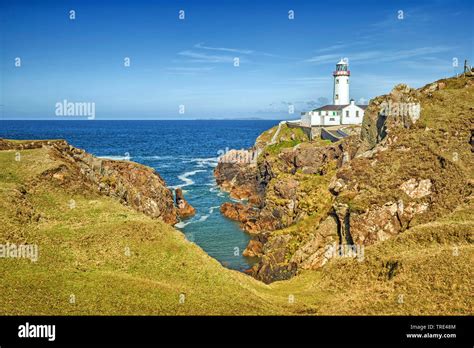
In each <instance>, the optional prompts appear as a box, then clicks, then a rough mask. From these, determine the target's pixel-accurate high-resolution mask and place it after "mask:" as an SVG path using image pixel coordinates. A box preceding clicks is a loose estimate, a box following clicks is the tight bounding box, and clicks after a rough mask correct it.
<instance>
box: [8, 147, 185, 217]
mask: <svg viewBox="0 0 474 348" xmlns="http://www.w3.org/2000/svg"><path fill="white" fill-rule="evenodd" d="M41 147H44V148H47V149H48V151H49V155H50V156H51V157H52V158H55V159H59V160H61V163H64V164H62V165H60V166H58V167H56V168H53V169H49V170H47V171H45V172H43V173H42V175H41V176H42V179H45V180H48V181H50V180H52V181H55V182H56V183H58V184H60V185H61V186H64V187H68V188H74V187H75V186H82V185H84V186H87V188H89V189H92V190H93V191H95V192H97V193H99V194H101V195H105V196H110V197H112V198H114V199H117V200H118V201H119V202H120V203H122V204H123V205H126V206H130V207H131V208H133V209H135V210H136V211H139V212H143V213H145V214H146V215H148V216H151V217H153V218H158V219H161V220H163V221H164V222H166V223H168V224H171V225H173V224H175V223H177V222H178V218H186V217H189V216H192V215H194V208H193V207H192V206H191V205H189V203H188V202H187V201H186V200H185V199H184V197H183V194H182V192H181V190H179V189H178V190H177V192H176V205H175V201H174V199H173V192H172V191H171V190H170V189H169V188H167V187H166V183H165V182H164V180H163V179H162V178H161V176H160V175H159V174H158V173H157V172H156V171H155V170H154V169H152V168H150V167H147V166H144V165H141V164H139V163H135V162H130V161H116V160H109V159H102V158H97V157H95V156H93V155H91V154H89V153H87V152H85V151H84V150H81V149H78V148H75V147H73V146H72V145H69V144H68V143H67V142H66V141H65V140H51V141H43V140H35V141H15V140H13V141H11V140H5V139H0V150H19V151H20V150H27V149H38V148H41Z"/></svg>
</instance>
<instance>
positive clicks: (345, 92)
mask: <svg viewBox="0 0 474 348" xmlns="http://www.w3.org/2000/svg"><path fill="white" fill-rule="evenodd" d="M347 68H348V65H347V60H344V59H341V60H340V61H339V63H337V64H336V71H334V72H333V73H332V75H333V76H334V93H333V104H334V105H348V104H349V76H350V75H351V72H350V71H349V70H348V69H347Z"/></svg>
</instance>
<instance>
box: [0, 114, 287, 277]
mask: <svg viewBox="0 0 474 348" xmlns="http://www.w3.org/2000/svg"><path fill="white" fill-rule="evenodd" d="M276 124H278V121H269V120H245V121H244V120H222V121H218V120H203V121H99V120H93V121H26V120H25V121H17V120H15V121H13V120H11V121H10V120H0V137H1V138H9V139H65V140H67V141H68V142H69V143H70V144H72V145H73V146H76V147H79V148H81V149H84V150H86V151H87V152H89V153H92V154H93V155H95V156H99V157H107V158H111V159H119V160H123V159H126V158H127V157H128V156H129V158H130V160H131V161H135V162H139V163H142V164H145V165H147V166H150V167H153V168H155V169H156V171H157V172H158V173H159V174H160V175H161V176H162V177H163V179H164V180H165V181H166V184H167V185H168V186H169V187H172V188H175V187H181V188H182V189H183V191H184V196H185V198H186V199H187V200H188V201H189V203H191V205H192V206H194V208H196V215H195V216H194V217H192V218H190V219H187V220H184V221H181V222H179V223H178V224H177V225H176V226H175V227H177V228H178V229H180V230H181V231H182V232H183V233H184V234H185V235H186V237H187V238H188V239H189V240H191V241H194V242H195V243H196V244H197V245H199V246H200V247H201V248H202V249H204V250H205V251H206V252H207V253H208V254H209V255H211V256H212V257H214V258H215V259H217V260H218V261H219V262H221V263H222V264H223V265H224V266H226V267H228V268H232V269H237V270H244V269H246V268H249V267H250V266H251V265H252V264H253V262H255V260H253V259H250V258H246V257H244V256H242V252H243V250H244V249H245V247H246V246H247V243H248V241H249V239H250V237H249V235H248V234H247V233H245V232H244V231H242V230H241V229H240V228H239V226H238V224H237V223H235V222H233V221H230V220H228V219H226V218H225V217H223V216H222V215H221V214H220V211H219V206H220V205H221V204H222V203H223V202H225V201H229V200H231V199H230V198H229V197H228V195H227V194H226V193H223V192H221V191H220V190H219V188H218V187H217V186H216V183H215V180H214V176H213V169H214V168H215V166H216V165H217V157H218V155H219V154H220V152H219V151H226V149H242V148H248V147H250V146H252V145H253V144H254V142H255V139H256V138H257V136H258V135H259V134H260V133H262V132H263V131H265V130H267V129H269V128H271V127H272V126H274V125H276Z"/></svg>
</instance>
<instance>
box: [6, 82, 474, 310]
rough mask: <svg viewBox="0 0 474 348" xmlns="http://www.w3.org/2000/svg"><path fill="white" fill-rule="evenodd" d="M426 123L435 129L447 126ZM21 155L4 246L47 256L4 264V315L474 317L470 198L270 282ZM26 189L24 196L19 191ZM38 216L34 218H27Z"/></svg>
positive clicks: (12, 177) (49, 162)
mask: <svg viewBox="0 0 474 348" xmlns="http://www.w3.org/2000/svg"><path fill="white" fill-rule="evenodd" d="M440 92H441V93H442V94H443V95H445V96H448V94H449V93H450V91H449V90H446V91H440ZM442 102H446V100H443V101H442ZM464 102H467V101H466V100H463V101H462V103H464ZM428 107H430V106H427V108H428ZM432 111H433V113H434V114H435V115H438V114H437V113H436V108H435V107H434V109H433V110H432ZM442 116H443V115H439V117H442ZM420 121H422V122H427V123H428V124H427V126H428V127H430V128H431V127H433V128H435V127H436V126H438V125H439V124H440V122H441V121H440V120H438V119H436V118H431V119H426V118H424V119H422V120H420ZM438 127H439V126H438ZM451 151H452V149H449V152H451ZM20 152H21V161H19V162H17V161H15V152H14V151H0V243H5V242H7V241H8V242H10V243H17V244H21V243H37V244H38V245H39V248H40V257H39V261H38V262H36V263H32V262H31V261H29V260H18V259H0V277H1V279H2V281H1V282H0V314H56V315H59V314H168V315H174V314H178V315H195V314H196V315H197V314H204V315H208V314H336V315H342V314H352V315H355V314H440V315H443V314H444V315H446V314H463V315H467V314H471V315H472V314H473V312H474V311H473V300H472V288H473V287H472V279H474V277H473V275H474V274H473V271H472V263H473V259H474V246H473V244H472V231H473V230H474V219H473V213H472V212H473V211H474V209H473V208H474V206H473V205H474V204H473V202H472V201H466V202H465V203H464V204H463V205H462V206H460V207H459V208H458V209H456V210H455V211H454V212H451V213H450V214H445V215H443V216H441V217H439V218H438V219H437V220H436V221H435V222H431V223H428V224H420V225H417V226H416V227H414V228H412V229H410V230H409V231H406V232H404V233H402V234H400V235H399V236H397V237H396V238H394V239H391V240H387V241H384V242H381V243H378V244H376V245H373V246H370V247H367V248H366V249H365V258H364V260H363V261H362V262H359V261H357V260H353V259H347V258H346V259H337V260H332V261H331V262H329V264H328V265H326V266H325V267H324V268H323V269H321V270H318V271H304V272H302V273H301V274H300V275H298V276H296V277H294V278H292V279H291V280H288V281H282V282H276V283H272V284H271V285H264V284H262V283H260V282H258V281H256V280H254V279H253V278H251V277H249V276H246V275H244V274H241V273H238V272H235V271H231V270H227V269H225V268H223V267H222V266H221V265H220V264H219V263H218V262H217V261H216V260H214V259H212V258H211V257H209V256H208V255H207V254H205V253H204V252H203V251H202V250H201V249H200V248H199V247H197V246H196V245H194V244H193V243H190V242H188V241H186V240H185V238H184V237H183V236H182V234H181V233H180V232H178V231H176V230H175V229H173V228H172V227H170V226H168V225H166V224H164V223H162V222H160V221H157V220H152V219H150V218H148V217H147V216H145V215H143V214H141V213H137V212H135V211H133V210H131V209H129V208H127V207H124V206H123V205H121V204H119V203H118V202H116V201H115V200H113V199H111V198H107V197H102V196H99V195H97V194H95V193H93V192H88V191H84V190H78V189H74V188H63V187H60V186H57V185H56V184H54V182H46V181H44V180H39V179H37V176H38V175H39V174H40V173H42V172H43V171H44V170H47V169H49V168H54V167H56V166H58V165H59V164H60V162H58V161H57V160H53V159H51V158H50V157H49V156H48V153H47V151H46V150H45V149H36V150H24V151H20ZM459 155H460V157H461V158H463V157H464V156H465V155H466V156H468V155H469V154H468V153H464V152H463V151H461V152H460V153H459ZM471 156H472V155H471ZM463 163H465V162H463ZM463 169H465V168H463ZM33 182H36V183H37V184H36V185H33ZM21 187H26V189H27V191H28V194H27V195H26V197H27V198H26V199H21V198H18V195H19V194H18V193H15V192H18V191H16V189H18V188H21ZM20 196H21V195H20ZM15 197H16V198H15ZM71 199H74V200H75V202H76V208H74V209H70V208H69V206H68V202H69V201H70V200H71ZM31 208H33V209H34V214H30V215H32V216H33V219H29V218H28V214H24V212H25V211H26V212H28V210H31ZM19 213H23V214H22V215H19ZM38 215H40V216H41V218H40V219H39V221H38V222H35V218H34V217H35V216H38ZM30 220H31V221H30ZM295 228H296V227H295ZM126 247H128V248H130V251H131V255H130V256H127V255H125V248H126ZM182 293H184V294H186V301H185V303H184V304H180V303H179V296H180V294H182ZM71 294H74V295H75V297H76V303H75V304H71V303H70V302H69V299H70V295H71ZM291 298H294V303H289V301H288V299H291Z"/></svg>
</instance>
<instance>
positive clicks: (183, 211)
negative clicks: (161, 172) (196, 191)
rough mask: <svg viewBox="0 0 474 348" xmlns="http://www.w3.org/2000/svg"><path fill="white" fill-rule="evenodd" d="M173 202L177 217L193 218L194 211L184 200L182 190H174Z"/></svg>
mask: <svg viewBox="0 0 474 348" xmlns="http://www.w3.org/2000/svg"><path fill="white" fill-rule="evenodd" d="M175 201H176V207H177V212H178V216H179V217H180V218H182V219H184V218H188V217H191V216H194V215H195V214H196V209H194V208H193V207H192V206H191V204H189V203H188V201H186V199H184V195H183V190H182V189H180V188H177V189H176V190H175Z"/></svg>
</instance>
